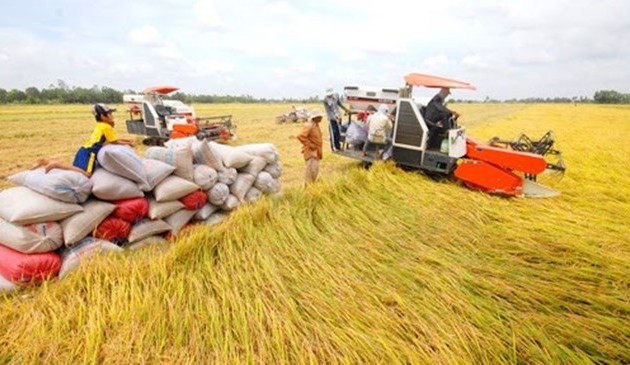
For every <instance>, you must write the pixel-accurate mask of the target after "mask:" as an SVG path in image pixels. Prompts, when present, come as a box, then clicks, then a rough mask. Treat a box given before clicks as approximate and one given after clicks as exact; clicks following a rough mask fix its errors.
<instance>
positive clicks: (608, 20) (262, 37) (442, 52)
mask: <svg viewBox="0 0 630 365" xmlns="http://www.w3.org/2000/svg"><path fill="white" fill-rule="evenodd" d="M3 3H4V4H3V5H2V11H1V12H0V88H4V89H11V88H18V89H25V88H27V87H29V86H35V87H38V88H44V87H47V86H48V85H50V84H56V83H57V80H63V81H64V82H65V83H66V84H68V85H71V86H82V87H91V86H94V85H98V86H109V87H113V88H116V89H120V90H124V89H134V90H141V89H143V88H145V87H147V86H151V85H176V86H179V87H180V88H181V91H183V92H186V93H195V94H221V95H222V94H232V95H240V94H250V95H253V96H255V97H269V98H272V97H273V98H281V97H308V96H314V95H319V96H322V95H323V93H324V90H325V89H326V88H327V87H334V88H335V89H337V90H339V91H341V90H342V88H343V86H345V85H366V86H386V87H400V86H402V84H403V80H402V77H403V75H405V74H407V73H410V72H420V73H429V74H435V75H438V76H445V77H451V78H456V79H461V80H463V81H467V82H471V83H473V84H475V85H476V86H477V89H478V90H477V91H460V90H455V91H454V92H453V97H454V98H465V99H484V98H485V97H486V96H489V97H490V98H496V99H509V98H524V97H529V96H541V97H552V96H568V97H571V96H588V97H592V96H593V93H594V92H595V91H597V90H603V89H614V90H618V91H622V92H630V90H629V89H630V67H629V65H630V62H629V61H630V16H628V15H627V14H630V1H627V0H599V1H595V0H571V1H569V0H547V1H540V0H531V1H524V0H513V1H505V0H476V1H466V0H442V1H409V0H404V1H403V0H388V1H379V2H376V1H360V0H336V1H331V0H319V1H292V0H280V1H276V0H230V1H225V0H224V1H219V0H196V1H175V0H153V1H145V0H137V1H116V0H93V1H89V2H87V1H78V0H54V1H53V0H41V1H37V2H26V1H19V2H18V1H7V0H4V1H3ZM419 92H420V93H422V91H419ZM426 93H429V94H431V93H433V92H432V91H426Z"/></svg>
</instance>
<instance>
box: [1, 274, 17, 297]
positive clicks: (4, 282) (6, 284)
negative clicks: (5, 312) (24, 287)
mask: <svg viewBox="0 0 630 365" xmlns="http://www.w3.org/2000/svg"><path fill="white" fill-rule="evenodd" d="M18 288H19V286H17V285H16V284H13V283H12V282H11V281H10V280H9V279H6V278H5V277H4V276H2V275H0V293H2V292H3V291H13V290H16V289H18Z"/></svg>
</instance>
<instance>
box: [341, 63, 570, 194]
mask: <svg viewBox="0 0 630 365" xmlns="http://www.w3.org/2000/svg"><path fill="white" fill-rule="evenodd" d="M404 79H405V86H404V87H403V88H401V89H399V90H398V94H397V96H396V98H395V108H394V112H393V113H392V118H393V123H392V124H393V128H392V131H391V141H390V142H389V143H387V144H385V145H376V146H375V147H376V150H375V151H374V150H371V149H370V148H364V146H363V143H356V141H355V143H349V141H348V139H347V135H346V136H345V141H344V143H343V145H342V149H341V150H339V151H336V152H335V153H336V154H338V155H341V156H344V157H349V158H352V159H355V160H359V161H362V162H363V163H364V164H371V163H373V162H374V161H376V160H378V159H381V158H382V159H392V160H393V161H394V162H396V164H398V165H400V166H403V167H406V168H411V169H417V170H421V171H423V172H426V173H428V174H430V175H434V176H435V175H438V176H455V177H457V178H458V179H460V180H462V181H463V182H464V183H465V185H466V186H468V187H470V188H473V189H478V190H482V191H486V192H489V193H496V194H501V195H507V196H530V197H551V196H556V195H558V194H559V193H558V192H556V191H555V190H552V189H551V188H548V187H546V186H543V185H540V184H538V183H536V182H535V181H536V176H538V175H539V174H541V173H543V172H545V171H546V170H547V169H549V168H553V167H556V168H557V171H558V170H561V171H562V172H563V171H564V168H565V167H564V164H563V163H562V162H560V164H558V163H547V162H546V160H545V158H544V156H545V155H547V154H553V155H554V156H556V157H558V158H560V161H561V154H560V152H559V151H557V150H555V149H553V148H552V146H553V143H554V138H553V133H552V132H548V133H547V134H546V135H545V137H543V138H542V139H541V140H540V141H538V142H540V143H536V142H533V141H532V140H531V139H529V138H528V137H525V138H527V141H529V142H531V143H530V144H529V145H527V142H526V141H525V138H521V142H520V143H517V142H514V143H512V144H510V143H509V142H506V141H503V140H501V139H500V138H496V139H495V143H494V144H492V143H487V144H486V143H482V142H480V141H478V140H476V139H474V138H470V137H468V136H467V135H466V129H465V128H464V127H462V126H459V125H458V123H457V120H456V117H455V120H453V121H451V125H450V127H448V128H429V125H428V124H427V122H426V120H425V117H424V109H425V106H426V105H423V104H424V103H421V102H418V100H417V99H414V98H413V96H412V89H413V87H414V86H424V87H429V88H450V89H469V90H475V89H476V88H475V86H474V85H472V84H470V83H467V82H462V81H457V80H452V79H447V78H443V77H437V76H430V75H423V74H418V73H412V74H409V75H407V76H405V78H404ZM348 90H351V93H350V94H348ZM382 90H383V91H385V90H390V94H391V90H392V89H382ZM369 92H370V91H369V90H367V89H361V88H354V87H352V88H350V89H348V88H346V95H347V97H346V100H347V102H348V104H350V106H351V110H362V109H367V107H368V106H370V105H371V106H372V107H373V108H376V107H378V105H379V104H382V103H386V104H392V100H391V96H393V95H390V98H386V97H384V95H385V94H384V93H378V92H377V93H372V94H370V93H369ZM391 109H392V108H390V110H391ZM436 140H437V141H438V142H437V144H436V143H434V141H436ZM365 143H367V142H365ZM370 145H371V143H368V146H370ZM515 147H521V148H520V149H519V148H515ZM524 149H525V150H524Z"/></svg>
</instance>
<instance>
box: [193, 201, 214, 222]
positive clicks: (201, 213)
mask: <svg viewBox="0 0 630 365" xmlns="http://www.w3.org/2000/svg"><path fill="white" fill-rule="evenodd" d="M218 210H219V207H217V206H215V205H212V204H210V203H206V204H205V205H204V206H203V207H201V209H199V210H197V213H195V216H194V217H193V219H194V220H196V221H205V220H206V219H208V218H209V217H210V216H211V215H212V214H213V213H214V212H216V211H218Z"/></svg>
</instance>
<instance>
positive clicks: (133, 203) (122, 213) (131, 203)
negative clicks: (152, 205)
mask: <svg viewBox="0 0 630 365" xmlns="http://www.w3.org/2000/svg"><path fill="white" fill-rule="evenodd" d="M114 204H116V209H115V210H114V212H113V213H112V217H116V218H120V219H122V220H124V221H126V222H129V223H137V222H140V221H141V220H142V219H143V218H144V217H146V216H147V214H149V201H148V200H147V198H145V197H140V198H131V199H123V200H117V201H115V202H114Z"/></svg>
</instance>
